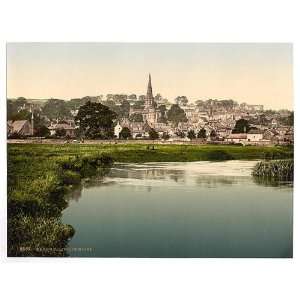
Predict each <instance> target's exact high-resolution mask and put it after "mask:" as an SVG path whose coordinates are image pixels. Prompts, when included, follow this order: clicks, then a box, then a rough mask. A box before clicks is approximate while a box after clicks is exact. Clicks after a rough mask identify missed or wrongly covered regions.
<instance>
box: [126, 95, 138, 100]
mask: <svg viewBox="0 0 300 300" xmlns="http://www.w3.org/2000/svg"><path fill="white" fill-rule="evenodd" d="M128 99H129V100H131V101H136V99H137V96H136V94H131V95H129V96H128Z"/></svg>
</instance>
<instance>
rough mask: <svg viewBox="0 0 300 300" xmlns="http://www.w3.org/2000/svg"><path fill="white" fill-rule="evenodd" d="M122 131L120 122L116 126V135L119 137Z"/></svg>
mask: <svg viewBox="0 0 300 300" xmlns="http://www.w3.org/2000/svg"><path fill="white" fill-rule="evenodd" d="M121 131H122V126H121V125H120V123H119V122H118V124H117V125H116V126H115V128H114V135H115V136H116V137H117V138H119V135H120V132H121Z"/></svg>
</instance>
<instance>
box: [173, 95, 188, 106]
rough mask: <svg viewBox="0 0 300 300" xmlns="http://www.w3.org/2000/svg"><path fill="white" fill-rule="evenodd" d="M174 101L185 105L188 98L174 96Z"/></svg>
mask: <svg viewBox="0 0 300 300" xmlns="http://www.w3.org/2000/svg"><path fill="white" fill-rule="evenodd" d="M175 102H176V104H178V105H182V106H186V105H187V104H188V102H189V100H188V98H187V97H186V96H178V97H176V98H175Z"/></svg>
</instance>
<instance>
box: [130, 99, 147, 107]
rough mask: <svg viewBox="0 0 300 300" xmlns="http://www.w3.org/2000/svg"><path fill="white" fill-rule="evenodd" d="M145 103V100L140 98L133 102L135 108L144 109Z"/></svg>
mask: <svg viewBox="0 0 300 300" xmlns="http://www.w3.org/2000/svg"><path fill="white" fill-rule="evenodd" d="M144 105H145V100H138V101H136V102H135V103H134V104H133V106H132V107H133V108H135V109H143V108H144Z"/></svg>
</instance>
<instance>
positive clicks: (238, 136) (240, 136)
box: [225, 133, 247, 144]
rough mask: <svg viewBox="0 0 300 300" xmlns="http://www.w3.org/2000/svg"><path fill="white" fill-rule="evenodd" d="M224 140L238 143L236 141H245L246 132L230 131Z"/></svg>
mask: <svg viewBox="0 0 300 300" xmlns="http://www.w3.org/2000/svg"><path fill="white" fill-rule="evenodd" d="M225 141H226V142H230V143H234V144H238V143H245V142H246V141H247V134H246V133H231V134H230V135H228V136H227V137H226V138H225Z"/></svg>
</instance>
